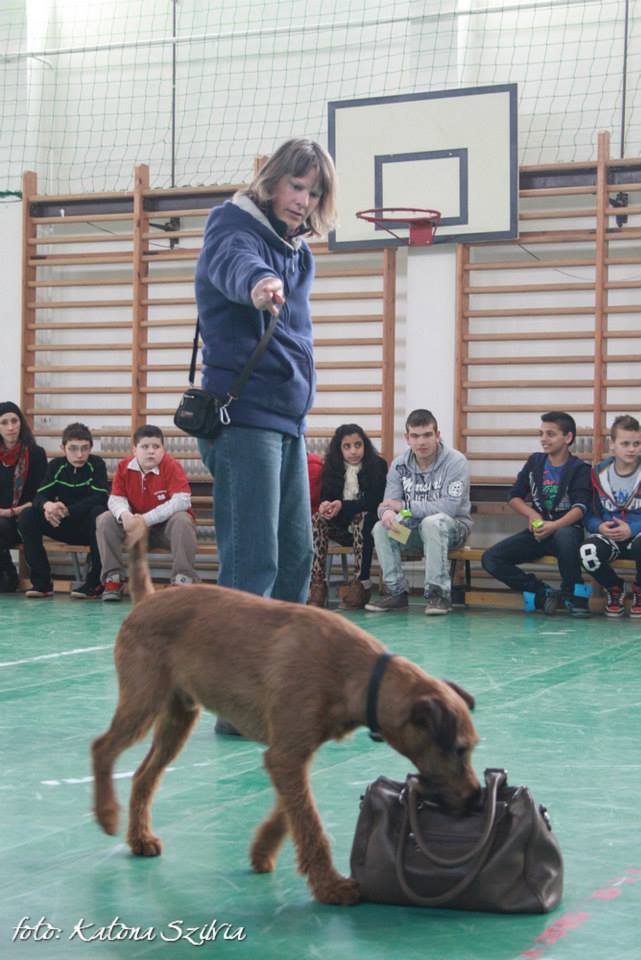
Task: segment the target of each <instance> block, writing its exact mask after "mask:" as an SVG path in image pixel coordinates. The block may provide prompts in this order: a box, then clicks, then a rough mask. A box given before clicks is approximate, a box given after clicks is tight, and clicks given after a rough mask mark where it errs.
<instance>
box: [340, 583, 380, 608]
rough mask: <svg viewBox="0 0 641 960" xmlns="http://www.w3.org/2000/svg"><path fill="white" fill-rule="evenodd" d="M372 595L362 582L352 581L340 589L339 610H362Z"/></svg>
mask: <svg viewBox="0 0 641 960" xmlns="http://www.w3.org/2000/svg"><path fill="white" fill-rule="evenodd" d="M371 595H372V591H371V590H368V589H367V588H366V587H364V586H363V584H362V582H361V581H360V580H352V582H351V583H346V584H343V585H342V586H340V587H339V588H338V596H339V597H340V603H339V604H338V606H339V609H341V610H362V609H363V607H364V606H365V604H366V603H367V601H368V600H369V598H370V597H371Z"/></svg>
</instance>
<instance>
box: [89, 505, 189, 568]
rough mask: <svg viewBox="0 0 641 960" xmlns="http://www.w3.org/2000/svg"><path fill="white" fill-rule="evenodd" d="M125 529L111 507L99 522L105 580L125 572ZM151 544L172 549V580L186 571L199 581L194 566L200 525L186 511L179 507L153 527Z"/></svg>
mask: <svg viewBox="0 0 641 960" xmlns="http://www.w3.org/2000/svg"><path fill="white" fill-rule="evenodd" d="M125 536H126V534H125V531H124V529H123V528H122V527H121V525H120V524H119V523H118V522H117V520H116V519H115V518H114V516H113V514H112V513H110V512H109V511H108V510H107V511H106V513H101V514H100V516H99V517H98V520H97V521H96V540H97V541H98V550H99V551H100V559H101V561H102V579H103V582H104V581H105V580H108V579H110V578H111V577H114V576H115V575H118V574H120V573H121V570H122V544H123V540H124V539H125ZM149 546H150V547H152V548H153V547H167V548H168V549H169V550H170V552H171V557H172V565H171V579H172V580H173V579H174V577H177V576H179V575H180V574H182V575H183V576H185V577H189V579H190V580H193V581H194V582H196V581H197V580H198V579H199V577H198V575H197V573H196V570H195V569H194V561H195V559H196V527H195V524H194V521H193V520H192V518H191V516H190V514H188V513H187V511H186V510H179V511H178V513H175V514H174V515H173V517H170V518H169V520H166V521H165V522H164V523H156V524H154V525H153V526H151V527H149Z"/></svg>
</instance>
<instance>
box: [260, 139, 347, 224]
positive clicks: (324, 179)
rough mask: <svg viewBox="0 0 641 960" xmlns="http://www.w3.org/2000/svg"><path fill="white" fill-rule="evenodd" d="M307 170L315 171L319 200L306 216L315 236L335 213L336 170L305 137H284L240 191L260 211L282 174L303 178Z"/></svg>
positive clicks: (320, 149) (326, 154)
mask: <svg viewBox="0 0 641 960" xmlns="http://www.w3.org/2000/svg"><path fill="white" fill-rule="evenodd" d="M310 169H314V170H317V171H318V180H319V189H320V194H321V197H320V200H319V202H318V206H317V207H316V209H315V210H313V211H312V212H311V213H310V215H309V217H308V218H307V224H308V226H309V228H310V231H311V233H313V234H314V235H315V236H317V237H318V236H320V235H321V234H325V233H327V231H328V230H330V229H331V227H332V226H333V225H334V220H335V216H336V171H335V169H334V162H333V160H332V158H331V157H330V155H329V154H328V153H327V151H326V150H324V149H323V147H321V145H320V144H318V143H316V142H315V141H314V140H307V139H306V138H301V139H293V140H286V141H285V143H283V144H282V145H281V146H280V147H279V148H278V150H277V151H276V152H275V153H274V154H272V156H271V157H270V158H269V160H268V161H267V163H266V164H265V165H264V166H263V167H262V168H261V169H260V170H259V172H258V173H257V174H256V176H255V177H254V179H253V180H252V182H251V183H250V184H249V186H248V187H247V190H245V191H244V193H245V194H246V195H247V196H248V197H249V198H250V199H251V200H253V201H254V203H255V204H256V205H257V206H258V207H261V208H262V209H263V210H264V209H266V208H269V207H270V205H271V201H272V198H273V196H274V193H275V191H276V186H277V184H278V182H279V180H281V178H282V177H285V176H290V177H304V176H305V175H306V174H307V173H308V172H309V170H310Z"/></svg>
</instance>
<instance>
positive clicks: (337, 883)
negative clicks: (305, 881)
mask: <svg viewBox="0 0 641 960" xmlns="http://www.w3.org/2000/svg"><path fill="white" fill-rule="evenodd" d="M310 886H311V888H312V893H313V894H314V897H315V898H316V900H318V901H319V902H320V903H333V904H335V905H336V906H339V907H351V906H353V904H355V903H358V901H359V900H360V898H361V891H360V887H359V885H358V883H357V882H356V880H350V879H349V878H348V877H341V876H340V874H336V875H335V877H334V878H332V879H331V880H326V881H325V880H321V881H312V880H311V879H310Z"/></svg>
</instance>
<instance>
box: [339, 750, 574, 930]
mask: <svg viewBox="0 0 641 960" xmlns="http://www.w3.org/2000/svg"><path fill="white" fill-rule="evenodd" d="M485 784H486V786H485V788H484V790H483V801H482V803H481V804H480V806H479V809H478V810H476V811H474V812H472V813H470V814H466V815H465V816H457V815H455V814H451V813H448V812H447V811H445V810H444V809H443V808H442V807H440V806H438V805H436V804H435V803H433V802H431V801H430V800H428V799H426V798H425V797H424V796H421V792H422V787H421V783H420V779H419V777H418V776H416V775H413V776H408V777H407V779H406V781H405V783H399V782H398V781H395V780H388V779H387V778H386V777H379V778H378V780H375V781H374V782H373V783H371V784H370V785H369V787H368V788H367V791H366V793H365V795H364V796H363V798H362V801H361V810H360V815H359V818H358V822H357V824H356V833H355V836H354V842H353V845H352V855H351V869H352V876H353V878H354V879H355V880H357V881H358V883H359V884H360V888H361V897H362V899H363V900H372V901H375V902H378V903H396V904H403V905H416V906H422V907H446V908H449V909H453V910H454V909H455V910H489V911H495V912H498V913H547V912H548V911H549V910H552V909H553V908H554V907H555V906H556V905H557V904H558V902H559V900H560V899H561V892H562V888H563V860H562V857H561V851H560V849H559V845H558V843H557V840H556V838H555V836H554V834H553V833H552V828H551V825H550V821H549V818H548V815H547V811H546V809H545V807H542V806H539V805H537V804H536V803H535V801H534V799H533V797H532V794H531V793H530V791H529V790H528V788H527V787H510V786H508V783H507V772H506V771H505V770H496V769H493V768H489V769H487V770H486V771H485Z"/></svg>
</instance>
